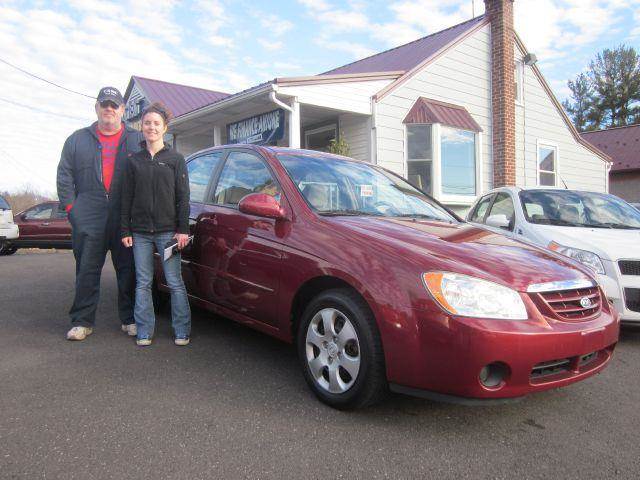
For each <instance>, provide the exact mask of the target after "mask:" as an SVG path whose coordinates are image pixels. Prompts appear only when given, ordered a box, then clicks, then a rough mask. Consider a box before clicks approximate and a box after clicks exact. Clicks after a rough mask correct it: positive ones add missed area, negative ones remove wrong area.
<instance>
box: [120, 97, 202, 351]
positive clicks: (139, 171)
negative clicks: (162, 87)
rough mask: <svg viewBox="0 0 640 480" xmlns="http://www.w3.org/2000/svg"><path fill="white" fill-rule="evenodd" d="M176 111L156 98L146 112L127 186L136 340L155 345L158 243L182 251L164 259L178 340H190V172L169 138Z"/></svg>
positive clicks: (125, 215)
mask: <svg viewBox="0 0 640 480" xmlns="http://www.w3.org/2000/svg"><path fill="white" fill-rule="evenodd" d="M170 116H171V114H170V112H169V111H168V110H167V109H166V108H165V107H164V106H163V105H162V104H159V103H153V104H151V105H150V106H149V107H147V108H146V109H145V110H144V112H143V113H142V134H143V136H144V141H143V142H142V143H141V147H142V150H140V151H139V152H138V153H136V154H134V155H133V156H132V157H131V158H130V161H129V162H128V164H127V168H126V172H125V177H124V183H123V187H122V218H121V223H122V225H121V226H122V243H123V244H124V245H125V246H126V247H132V246H133V257H134V260H135V268H136V295H135V308H134V317H135V321H136V326H137V330H138V333H137V339H136V343H137V344H138V345H140V346H146V345H151V340H152V338H153V330H154V327H155V315H154V312H153V300H152V296H151V284H152V282H153V265H154V260H153V252H154V248H155V250H157V251H158V252H160V254H161V255H162V252H163V251H164V249H165V247H166V246H167V244H170V242H171V243H177V245H178V252H177V253H176V254H174V255H172V256H171V257H169V258H168V259H167V260H165V261H163V262H162V268H163V270H164V276H165V278H166V280H167V284H168V285H169V288H170V290H171V320H172V325H173V331H174V334H175V344H176V345H188V344H189V334H190V332H191V311H190V310H189V301H188V299H187V291H186V289H185V287H184V282H183V281H182V272H181V270H180V263H181V262H180V250H181V249H182V248H184V247H185V246H186V245H187V243H188V238H189V237H188V233H189V178H188V175H187V167H186V164H185V161H184V157H183V156H182V155H180V154H179V153H178V152H176V151H175V150H173V149H172V148H171V147H170V146H168V145H165V143H164V140H163V138H164V134H165V133H166V131H167V125H168V123H169V119H170Z"/></svg>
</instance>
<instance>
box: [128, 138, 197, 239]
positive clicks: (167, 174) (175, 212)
mask: <svg viewBox="0 0 640 480" xmlns="http://www.w3.org/2000/svg"><path fill="white" fill-rule="evenodd" d="M140 147H141V149H140V151H138V152H137V153H136V154H134V155H133V156H132V157H131V158H130V159H129V162H127V167H126V171H125V175H124V178H123V184H122V219H121V226H122V236H123V237H129V236H131V232H138V233H159V232H177V233H189V176H188V173H187V167H186V164H185V161H184V157H183V156H182V155H180V154H179V153H178V152H176V151H175V150H173V149H172V148H171V147H169V146H167V145H165V146H164V148H162V150H160V151H158V152H157V153H156V154H155V155H154V156H153V158H152V157H151V154H150V153H149V151H148V150H147V148H146V144H145V142H141V144H140Z"/></svg>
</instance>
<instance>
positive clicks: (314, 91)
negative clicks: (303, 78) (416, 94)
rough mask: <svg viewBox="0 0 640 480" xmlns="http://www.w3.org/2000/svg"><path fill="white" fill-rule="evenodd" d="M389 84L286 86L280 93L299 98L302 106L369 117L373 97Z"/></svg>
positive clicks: (374, 81) (372, 82)
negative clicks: (313, 106) (314, 106)
mask: <svg viewBox="0 0 640 480" xmlns="http://www.w3.org/2000/svg"><path fill="white" fill-rule="evenodd" d="M389 83H391V80H371V81H364V82H344V83H326V84H322V85H299V86H292V87H286V86H284V87H279V89H278V92H279V93H281V94H282V95H291V96H294V97H298V101H299V102H300V103H301V104H307V105H316V106H318V107H325V108H332V109H335V110H342V111H346V112H353V113H362V114H366V115H368V114H370V113H371V97H372V96H373V95H374V94H375V93H376V92H378V91H380V90H382V89H383V88H384V87H386V86H387V85H388V84H389Z"/></svg>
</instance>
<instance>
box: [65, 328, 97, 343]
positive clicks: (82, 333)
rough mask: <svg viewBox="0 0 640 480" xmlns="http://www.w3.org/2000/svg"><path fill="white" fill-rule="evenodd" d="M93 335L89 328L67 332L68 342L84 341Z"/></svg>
mask: <svg viewBox="0 0 640 480" xmlns="http://www.w3.org/2000/svg"><path fill="white" fill-rule="evenodd" d="M92 333H93V329H92V328H89V327H73V328H72V329H71V330H69V331H68V332H67V340H84V339H85V338H87V337H88V336H89V335H91V334H92Z"/></svg>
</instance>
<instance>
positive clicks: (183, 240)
mask: <svg viewBox="0 0 640 480" xmlns="http://www.w3.org/2000/svg"><path fill="white" fill-rule="evenodd" d="M173 238H175V239H176V240H177V241H178V250H182V249H183V248H184V247H186V246H187V243H189V235H187V234H186V233H176V235H175V237H173Z"/></svg>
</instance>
